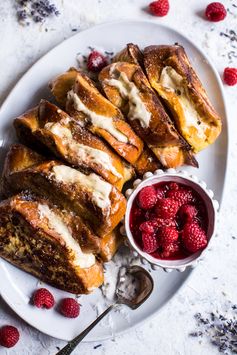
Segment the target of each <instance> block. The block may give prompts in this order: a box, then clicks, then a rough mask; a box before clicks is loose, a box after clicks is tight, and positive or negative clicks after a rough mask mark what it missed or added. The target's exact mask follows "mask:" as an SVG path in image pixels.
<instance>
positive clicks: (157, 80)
mask: <svg viewBox="0 0 237 355" xmlns="http://www.w3.org/2000/svg"><path fill="white" fill-rule="evenodd" d="M144 65H145V69H146V73H147V76H148V78H149V81H150V83H151V85H152V87H153V88H154V89H155V90H156V91H157V93H158V95H159V96H160V97H161V98H162V99H163V100H164V102H165V104H166V105H167V107H168V108H169V110H170V112H171V113H172V115H173V118H174V120H175V124H176V127H177V129H178V130H179V132H180V134H182V136H183V137H184V138H185V139H186V141H187V142H188V143H189V144H190V146H191V147H192V149H193V151H194V152H195V153H197V152H199V151H201V150H202V149H204V148H206V147H207V146H208V145H210V144H212V143H214V141H215V140H216V139H217V137H218V136H219V134H220V132H221V127H222V123H221V118H220V117H219V115H218V114H217V112H216V111H215V109H214V108H213V106H212V104H211V103H210V101H209V99H208V96H207V93H206V91H205V89H204V88H203V85H202V83H201V82H200V80H199V78H198V76H197V74H196V72H195V71H194V69H193V67H192V65H191V63H190V61H189V59H188V57H187V54H186V53H185V50H184V48H183V47H182V46H180V45H173V46H167V45H160V46H149V47H147V48H145V50H144Z"/></svg>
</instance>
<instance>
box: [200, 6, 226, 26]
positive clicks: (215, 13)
mask: <svg viewBox="0 0 237 355" xmlns="http://www.w3.org/2000/svg"><path fill="white" fill-rule="evenodd" d="M205 15H206V18H207V19H208V20H209V21H212V22H219V21H222V20H224V18H225V17H226V15H227V11H226V9H225V6H224V5H223V4H221V3H220V2H212V3H210V4H209V5H208V6H207V8H206V11H205Z"/></svg>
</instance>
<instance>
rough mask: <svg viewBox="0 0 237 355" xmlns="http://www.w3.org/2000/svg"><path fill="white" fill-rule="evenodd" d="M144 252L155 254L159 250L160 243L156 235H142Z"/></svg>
mask: <svg viewBox="0 0 237 355" xmlns="http://www.w3.org/2000/svg"><path fill="white" fill-rule="evenodd" d="M142 242H143V251H145V252H146V253H153V252H154V251H156V249H157V248H158V241H157V239H156V237H155V236H154V235H151V234H146V233H142Z"/></svg>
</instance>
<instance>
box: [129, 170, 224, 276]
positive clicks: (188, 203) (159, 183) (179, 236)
mask: <svg viewBox="0 0 237 355" xmlns="http://www.w3.org/2000/svg"><path fill="white" fill-rule="evenodd" d="M126 195H127V197H128V203H127V211H126V215H125V230H126V235H127V238H128V241H129V244H130V246H131V247H132V249H133V250H135V252H137V253H138V255H140V257H141V258H142V259H145V260H147V261H148V262H149V263H151V264H152V265H153V266H154V268H155V267H156V266H157V267H162V268H163V269H165V270H166V271H171V270H172V269H177V270H179V271H184V270H185V268H186V267H187V266H194V265H196V264H197V261H198V260H199V259H200V256H201V255H202V254H203V253H204V251H206V250H207V248H208V246H209V244H210V240H211V238H212V236H213V235H214V234H215V229H216V220H217V211H218V206H219V205H218V202H217V201H216V200H214V199H213V192H212V191H211V190H209V189H207V187H206V184H205V183H204V182H203V181H199V179H198V178H197V177H196V176H193V175H189V174H188V173H187V172H185V171H181V172H177V171H176V170H174V169H169V170H167V171H162V170H157V171H156V172H155V173H154V174H152V173H147V174H145V176H144V179H143V180H136V181H135V182H134V189H129V190H127V192H126Z"/></svg>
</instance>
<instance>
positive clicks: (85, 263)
mask: <svg viewBox="0 0 237 355" xmlns="http://www.w3.org/2000/svg"><path fill="white" fill-rule="evenodd" d="M38 212H39V216H40V218H41V219H43V218H46V219H47V221H48V225H49V228H51V229H53V230H54V231H55V232H56V233H57V234H59V235H60V237H61V238H62V239H63V240H64V242H65V245H66V247H67V249H69V250H70V251H71V254H72V255H73V256H74V259H73V264H74V266H79V267H80V268H82V269H85V268H88V267H91V266H92V265H94V264H95V256H94V255H93V254H92V253H83V251H82V250H81V247H80V245H79V243H78V242H77V241H76V240H75V239H74V238H73V236H72V234H71V232H70V230H69V228H68V226H67V225H66V224H65V223H64V221H63V220H62V219H61V218H60V217H59V216H58V215H57V214H56V213H55V212H54V211H52V210H51V209H50V208H49V207H48V206H47V205H45V204H39V205H38Z"/></svg>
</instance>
